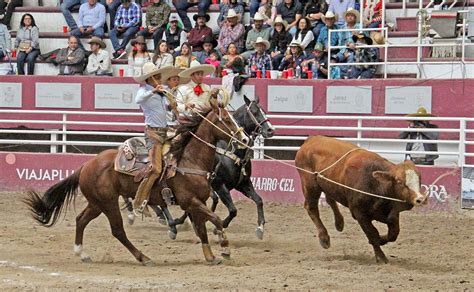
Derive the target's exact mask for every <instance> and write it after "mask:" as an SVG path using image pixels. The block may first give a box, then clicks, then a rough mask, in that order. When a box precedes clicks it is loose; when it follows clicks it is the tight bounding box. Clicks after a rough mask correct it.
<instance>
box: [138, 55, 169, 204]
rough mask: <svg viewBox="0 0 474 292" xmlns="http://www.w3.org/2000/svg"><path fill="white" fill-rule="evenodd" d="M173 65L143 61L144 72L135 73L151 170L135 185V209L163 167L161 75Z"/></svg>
mask: <svg viewBox="0 0 474 292" xmlns="http://www.w3.org/2000/svg"><path fill="white" fill-rule="evenodd" d="M171 68H172V67H163V68H161V69H157V68H156V66H155V64H153V63H151V62H150V63H146V64H145V65H143V75H141V76H139V77H135V78H134V79H135V81H137V82H139V83H141V84H142V86H141V87H140V88H139V89H138V92H137V95H136V97H135V101H136V103H138V104H139V105H140V107H141V108H142V110H143V114H144V115H145V124H146V127H145V140H146V142H147V148H148V151H149V159H150V162H151V170H150V172H149V174H148V176H147V177H145V178H144V179H143V180H142V182H141V184H140V186H139V187H138V190H137V194H136V197H135V201H134V209H137V210H138V212H143V210H144V208H145V206H146V203H147V201H148V198H149V196H150V191H151V188H152V186H153V184H154V183H155V181H156V180H157V179H158V178H159V177H160V175H161V171H162V161H161V159H162V157H161V156H162V148H163V144H164V142H165V141H166V139H167V136H166V134H167V131H168V125H167V118H166V114H167V108H168V101H167V98H166V96H165V94H164V92H165V91H164V90H165V88H164V87H163V85H161V80H163V77H167V76H169V74H170V71H171Z"/></svg>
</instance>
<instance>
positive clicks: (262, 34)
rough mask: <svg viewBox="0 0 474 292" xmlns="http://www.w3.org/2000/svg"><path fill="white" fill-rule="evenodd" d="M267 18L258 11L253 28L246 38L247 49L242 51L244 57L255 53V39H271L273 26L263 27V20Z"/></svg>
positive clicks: (246, 57)
mask: <svg viewBox="0 0 474 292" xmlns="http://www.w3.org/2000/svg"><path fill="white" fill-rule="evenodd" d="M265 20H266V18H265V17H264V16H263V15H262V14H261V13H260V12H257V13H255V15H254V18H253V28H252V29H251V30H249V32H248V33H247V39H246V40H245V49H246V51H245V52H243V53H242V57H244V59H248V58H250V56H251V55H252V54H253V53H255V46H254V44H255V41H256V40H257V39H258V38H262V39H264V40H266V41H268V40H270V35H271V30H272V29H271V28H270V27H263V22H264V21H265Z"/></svg>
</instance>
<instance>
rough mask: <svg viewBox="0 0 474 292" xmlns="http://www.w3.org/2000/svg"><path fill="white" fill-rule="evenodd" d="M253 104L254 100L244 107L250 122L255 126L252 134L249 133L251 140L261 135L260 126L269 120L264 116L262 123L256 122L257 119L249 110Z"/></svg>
mask: <svg viewBox="0 0 474 292" xmlns="http://www.w3.org/2000/svg"><path fill="white" fill-rule="evenodd" d="M253 103H255V101H254V100H252V101H251V102H250V104H249V105H245V110H246V111H247V113H248V115H249V116H250V119H251V120H252V122H253V123H254V124H255V128H254V130H253V131H252V133H250V135H251V136H252V138H255V137H256V136H258V135H260V134H261V131H262V125H263V124H265V123H268V122H269V120H268V118H266V116H265V119H264V120H263V121H260V122H259V121H258V120H257V118H256V117H255V115H254V114H253V113H252V110H251V107H252V104H253ZM259 109H260V108H259ZM260 110H261V109H260ZM244 122H245V119H244Z"/></svg>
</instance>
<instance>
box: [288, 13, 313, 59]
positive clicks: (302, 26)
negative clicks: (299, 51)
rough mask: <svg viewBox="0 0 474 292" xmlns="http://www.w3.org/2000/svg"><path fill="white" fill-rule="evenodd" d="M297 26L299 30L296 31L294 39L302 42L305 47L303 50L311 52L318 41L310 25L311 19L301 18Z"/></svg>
mask: <svg viewBox="0 0 474 292" xmlns="http://www.w3.org/2000/svg"><path fill="white" fill-rule="evenodd" d="M297 27H298V30H297V31H296V34H295V36H294V37H293V40H297V41H298V42H299V43H300V44H301V47H303V50H305V51H307V52H308V53H310V52H311V51H312V50H313V48H314V45H315V43H316V41H315V39H314V35H313V32H312V31H311V27H310V26H309V21H308V20H307V19H306V18H301V19H300V20H299V21H298V25H297Z"/></svg>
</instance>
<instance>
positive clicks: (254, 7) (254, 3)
mask: <svg viewBox="0 0 474 292" xmlns="http://www.w3.org/2000/svg"><path fill="white" fill-rule="evenodd" d="M267 1H269V0H250V5H249V9H250V18H251V19H253V17H254V16H255V13H257V11H258V9H259V8H260V6H262V5H264V4H266V3H267Z"/></svg>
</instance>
